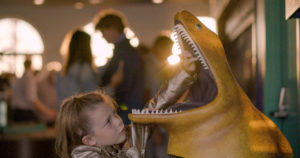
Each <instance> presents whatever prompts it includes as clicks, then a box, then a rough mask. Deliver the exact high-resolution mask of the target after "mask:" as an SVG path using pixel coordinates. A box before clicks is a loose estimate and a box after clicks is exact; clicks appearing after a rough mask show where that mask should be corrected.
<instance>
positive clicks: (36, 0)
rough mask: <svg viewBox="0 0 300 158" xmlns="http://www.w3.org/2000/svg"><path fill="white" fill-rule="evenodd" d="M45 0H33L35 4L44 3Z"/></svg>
mask: <svg viewBox="0 0 300 158" xmlns="http://www.w3.org/2000/svg"><path fill="white" fill-rule="evenodd" d="M44 2H45V0H34V1H33V3H34V4H35V5H42V4H44Z"/></svg>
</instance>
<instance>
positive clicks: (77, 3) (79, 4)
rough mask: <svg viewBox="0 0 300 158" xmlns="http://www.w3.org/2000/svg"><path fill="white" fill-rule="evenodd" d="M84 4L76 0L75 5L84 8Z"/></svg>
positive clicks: (77, 7)
mask: <svg viewBox="0 0 300 158" xmlns="http://www.w3.org/2000/svg"><path fill="white" fill-rule="evenodd" d="M83 6H84V4H83V3H82V2H76V3H75V4H74V7H75V8H76V9H82V8H83Z"/></svg>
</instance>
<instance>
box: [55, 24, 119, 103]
mask: <svg viewBox="0 0 300 158" xmlns="http://www.w3.org/2000/svg"><path fill="white" fill-rule="evenodd" d="M90 42H91V37H90V35H89V34H87V33H86V32H84V31H82V30H81V29H75V30H72V31H71V32H69V33H68V34H67V35H66V36H65V39H64V41H63V43H62V48H61V49H62V50H61V51H62V54H66V57H65V63H64V64H63V68H62V71H61V73H58V74H57V81H56V90H57V97H58V102H57V105H58V106H59V105H60V104H61V103H62V101H63V100H64V99H65V98H67V97H70V96H73V95H77V94H79V93H83V92H91V91H94V90H96V89H99V88H100V87H99V83H101V79H100V77H99V75H98V73H97V71H96V68H95V65H94V59H93V56H92V49H91V44H90ZM122 80H123V62H120V64H119V65H117V71H116V72H115V73H114V74H113V75H112V78H111V79H110V80H109V83H108V84H107V85H106V86H105V87H101V88H103V90H104V91H105V92H106V93H107V94H109V95H113V94H114V89H115V88H116V87H117V86H118V85H119V84H120V83H121V82H122Z"/></svg>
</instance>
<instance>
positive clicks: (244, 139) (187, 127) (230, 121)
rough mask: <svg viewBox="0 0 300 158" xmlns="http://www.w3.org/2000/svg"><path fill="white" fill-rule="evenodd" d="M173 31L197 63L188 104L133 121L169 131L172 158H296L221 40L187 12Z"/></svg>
mask: <svg viewBox="0 0 300 158" xmlns="http://www.w3.org/2000/svg"><path fill="white" fill-rule="evenodd" d="M174 32H175V33H176V34H177V40H178V42H179V46H180V49H185V50H188V51H190V52H192V53H193V55H194V56H195V57H197V58H198V61H197V80H196V81H195V83H194V84H193V85H192V86H191V87H190V88H189V94H188V96H187V98H186V100H185V102H182V103H177V104H174V105H172V106H170V107H168V109H164V111H167V112H166V113H161V112H148V111H147V112H144V111H142V112H139V111H135V112H134V113H132V114H129V118H130V120H131V121H133V122H134V123H138V124H158V125H160V126H162V127H163V128H165V129H166V130H167V132H168V134H169V142H168V154H169V155H171V156H174V157H184V158H291V157H293V153H292V149H291V146H290V144H289V142H288V141H287V139H286V138H285V136H284V135H283V134H282V133H281V131H280V130H279V128H278V127H277V126H276V125H275V124H274V123H273V122H272V121H271V120H270V119H269V118H268V117H266V116H265V115H264V114H263V113H262V112H260V111H259V110H258V109H257V108H256V107H255V106H254V105H253V104H252V103H251V101H250V99H249V98H248V97H247V95H246V94H245V92H244V91H243V90H242V89H241V87H240V86H239V84H238V83H237V81H236V80H235V78H234V76H233V74H232V72H231V69H230V67H229V65H228V62H227V59H226V55H225V52H224V48H223V45H222V43H221V41H220V39H219V38H218V36H217V35H216V34H215V33H213V32H212V31H210V30H209V29H208V28H206V27H205V25H203V24H202V23H201V22H200V21H199V20H198V19H197V18H196V17H195V16H193V15H192V14H191V13H189V12H187V11H181V12H178V13H177V14H176V16H175V26H174ZM170 111H173V112H170ZM174 111H176V112H174Z"/></svg>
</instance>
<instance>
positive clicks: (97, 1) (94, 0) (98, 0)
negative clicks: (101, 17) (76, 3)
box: [89, 0, 103, 4]
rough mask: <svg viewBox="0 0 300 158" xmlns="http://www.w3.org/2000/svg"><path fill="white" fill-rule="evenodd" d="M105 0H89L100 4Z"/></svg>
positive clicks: (91, 2)
mask: <svg viewBox="0 0 300 158" xmlns="http://www.w3.org/2000/svg"><path fill="white" fill-rule="evenodd" d="M102 1H103V0H89V2H90V4H99V3H101V2H102Z"/></svg>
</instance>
